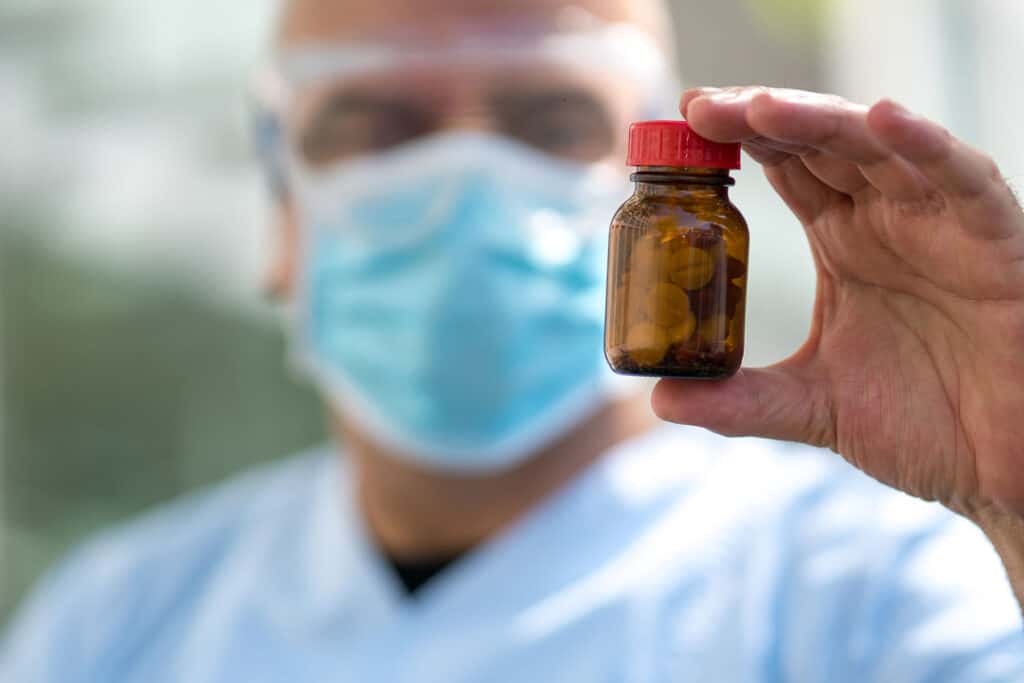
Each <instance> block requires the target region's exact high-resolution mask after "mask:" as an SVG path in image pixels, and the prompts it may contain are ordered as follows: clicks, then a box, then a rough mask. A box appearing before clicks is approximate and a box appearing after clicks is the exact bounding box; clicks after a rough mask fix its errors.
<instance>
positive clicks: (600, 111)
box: [255, 22, 678, 185]
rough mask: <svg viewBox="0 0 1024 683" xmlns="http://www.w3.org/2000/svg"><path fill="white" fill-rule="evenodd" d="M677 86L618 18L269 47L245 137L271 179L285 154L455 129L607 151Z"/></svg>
mask: <svg viewBox="0 0 1024 683" xmlns="http://www.w3.org/2000/svg"><path fill="white" fill-rule="evenodd" d="M677 92H678V89H677V88H676V87H675V80H674V76H673V71H672V68H671V66H670V64H669V62H668V60H667V58H666V55H665V53H664V50H663V49H662V47H661V46H660V45H658V44H657V42H656V41H655V40H654V38H653V37H652V36H650V35H649V34H648V33H646V32H644V31H642V30H640V29H639V28H638V27H636V26H633V25H630V24H607V23H599V22H598V23H596V24H595V23H591V24H590V25H589V26H586V27H576V28H572V29H570V30H559V29H558V28H557V27H551V26H548V27H545V28H543V29H540V30H535V29H530V28H527V27H500V28H493V27H492V28H491V29H489V30H472V31H461V32H459V33H458V34H456V35H447V36H444V38H443V39H441V38H439V37H438V36H433V37H432V38H431V39H430V40H423V39H419V38H417V37H416V35H415V33H413V34H411V35H410V36H403V35H402V34H398V33H396V35H395V37H394V38H389V39H388V40H387V41H382V40H381V39H379V38H378V39H376V40H375V41H374V42H361V43H344V44H305V45H295V46H289V47H286V48H283V49H282V50H280V51H279V52H278V54H277V55H276V56H275V57H274V59H273V60H272V61H271V62H270V63H269V65H268V66H267V67H266V68H265V69H263V70H261V71H260V72H259V74H258V79H257V81H256V92H255V95H256V98H255V100H256V120H255V123H256V136H257V143H258V145H259V147H260V150H261V151H262V152H263V154H264V156H265V157H266V159H267V161H268V162H269V163H268V167H269V168H270V171H271V178H272V181H273V182H275V184H277V183H280V184H282V185H283V184H284V177H283V168H284V164H283V163H282V161H283V159H284V158H285V155H286V154H287V155H288V156H289V157H291V159H292V160H293V161H296V162H298V163H300V164H302V165H303V166H307V167H309V168H310V169H317V168H323V167H328V166H332V165H334V164H337V163H340V162H344V161H346V160H348V159H352V158H356V157H363V156H372V155H376V154H379V153H382V152H384V151H386V150H388V149H391V148H394V147H397V146H400V145H403V144H407V143H412V142H416V141H418V140H420V139H424V138H427V137H430V136H431V135H433V134H438V133H442V132H452V131H460V130H463V131H476V132H488V133H494V134H498V135H501V136H503V137H505V138H508V139H510V140H513V141H517V142H520V143H522V144H525V145H527V146H529V147H530V148H532V149H534V150H538V151H541V152H543V153H545V154H548V155H551V156H553V157H556V158H559V159H563V160H568V161H575V162H581V163H599V162H605V161H611V160H615V161H616V162H617V161H618V157H619V156H621V154H622V152H623V150H622V145H623V144H624V142H625V131H626V129H627V127H628V124H629V122H630V121H632V120H636V119H638V118H650V117H656V116H660V115H663V114H665V113H667V112H669V111H671V108H672V107H673V106H674V104H675V98H676V97H677ZM497 161H498V162H499V163H500V160H497Z"/></svg>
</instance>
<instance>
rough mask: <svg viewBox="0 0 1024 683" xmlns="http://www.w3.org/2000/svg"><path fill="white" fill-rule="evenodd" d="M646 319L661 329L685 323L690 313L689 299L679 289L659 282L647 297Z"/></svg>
mask: <svg viewBox="0 0 1024 683" xmlns="http://www.w3.org/2000/svg"><path fill="white" fill-rule="evenodd" d="M647 305H648V311H647V315H648V317H649V318H650V319H651V320H652V321H654V322H655V323H657V324H658V325H662V326H663V327H674V326H676V325H681V324H682V323H684V322H686V318H687V317H689V316H690V315H692V313H690V297H688V296H686V292H684V291H683V290H682V289H680V288H679V287H676V286H675V285H670V284H668V283H667V282H659V283H658V284H656V285H654V287H652V288H651V291H650V293H649V294H648V295H647Z"/></svg>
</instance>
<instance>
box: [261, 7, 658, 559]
mask: <svg viewBox="0 0 1024 683" xmlns="http://www.w3.org/2000/svg"><path fill="white" fill-rule="evenodd" d="M510 6H512V7H514V9H515V14H516V17H520V18H521V17H523V16H529V17H530V20H531V21H532V22H534V23H546V24H551V25H557V24H556V23H555V22H558V21H559V16H560V13H561V12H562V11H563V10H564V9H565V8H566V7H569V6H576V7H582V8H584V9H586V10H587V11H589V12H590V13H591V14H593V15H594V16H596V17H598V18H600V19H603V20H606V21H628V22H633V23H636V24H637V25H638V26H640V27H641V28H643V29H644V30H646V31H648V32H650V33H652V34H653V35H654V36H655V37H656V38H657V39H658V40H659V41H661V42H662V44H663V45H665V46H666V49H669V48H670V44H671V43H670V37H669V36H668V34H667V33H666V28H667V27H668V26H669V25H670V24H669V22H667V21H665V20H664V19H663V14H662V8H661V6H660V5H659V4H658V3H657V2H653V1H651V2H630V1H629V0H614V1H613V0H586V1H575V2H565V1H564V0H524V1H523V2H516V3H515V4H514V5H513V4H512V3H509V2H507V1H498V0H445V1H433V2H431V4H430V7H431V11H430V12H429V13H428V14H424V12H423V11H422V9H423V3H422V2H419V1H418V0H416V1H414V0H375V2H372V3H367V2H356V1H355V0H349V1H341V0H337V1H333V2H323V1H322V0H292V1H291V2H289V3H287V4H286V5H285V8H284V11H283V14H282V16H281V22H280V30H279V33H278V36H277V43H278V45H279V46H288V45H294V44H302V43H308V42H312V41H332V42H344V41H351V40H355V39H366V38H367V37H371V38H375V39H384V40H386V39H388V37H389V36H394V34H395V32H396V30H399V29H401V30H403V31H405V30H409V29H414V32H415V34H416V38H417V39H420V40H427V41H429V40H443V38H444V36H445V35H446V34H447V33H450V32H452V31H457V30H463V29H464V28H465V27H467V26H472V25H474V24H483V25H493V24H495V23H496V22H501V21H505V20H506V19H505V18H506V17H507V15H508V14H509V8H510ZM538 76H539V77H543V74H539V75H538ZM439 85H442V84H439ZM453 85H457V84H453ZM606 90H607V92H606V93H605V94H606V96H607V97H608V98H611V99H629V97H623V95H622V93H621V92H620V91H619V90H617V89H613V88H610V87H609V86H606ZM635 106H636V107H639V103H638V102H637V103H635ZM623 153H624V152H623V151H622V150H621V149H616V150H614V152H613V153H612V156H615V158H616V160H618V159H621V158H622V154H623ZM276 211H277V226H278V228H277V231H276V233H277V245H276V247H277V248H276V250H275V258H274V260H273V262H272V263H271V264H270V268H269V270H268V276H267V283H266V286H267V289H268V291H269V292H270V293H271V294H272V295H274V296H276V297H278V298H282V299H287V298H288V297H290V296H291V294H292V290H293V285H294V282H295V276H296V274H297V268H298V255H297V246H298V237H299V230H301V227H300V225H299V222H298V221H297V216H296V210H295V207H294V205H293V204H292V203H291V201H290V199H289V198H288V197H287V196H284V197H281V201H280V203H279V205H278V207H277V209H276ZM328 411H329V413H330V422H331V425H332V427H333V429H334V431H335V433H336V434H337V435H338V437H339V442H341V443H344V444H345V452H346V456H347V457H348V458H349V460H350V462H351V464H352V471H353V473H354V476H355V479H356V490H357V492H358V503H359V505H360V508H361V510H362V512H363V514H364V515H365V517H366V520H367V522H368V525H369V527H370V530H371V532H372V533H373V535H374V538H375V541H376V542H377V544H378V545H379V546H380V548H381V549H382V550H383V551H384V552H385V553H387V554H388V555H390V556H392V557H394V558H397V559H400V560H406V561H415V560H424V559H432V558H436V557H441V556H446V555H451V554H454V553H459V552H462V551H465V550H467V549H469V548H471V547H473V546H475V545H478V544H480V543H481V542H483V541H485V540H487V539H489V538H491V537H493V536H494V535H495V534H497V533H499V532H500V531H501V530H502V529H503V528H505V527H507V526H508V525H509V524H511V523H512V522H514V521H515V520H516V519H518V518H520V517H521V516H522V515H523V514H525V513H526V512H528V511H529V510H530V509H532V508H533V507H534V506H536V505H537V504H538V503H539V502H541V501H542V500H544V499H545V498H547V497H548V496H550V495H551V494H553V493H554V492H556V491H557V490H559V489H560V488H562V487H563V486H564V485H565V484H566V483H567V482H569V481H570V480H572V479H573V478H575V477H576V476H577V475H578V474H579V473H580V472H582V471H583V470H584V469H586V468H587V467H588V466H589V465H590V464H591V463H593V462H594V460H596V459H597V458H598V457H600V455H601V454H602V453H604V452H606V451H607V450H608V449H609V448H610V447H611V446H613V445H614V444H616V443H619V442H621V441H623V440H625V439H627V438H629V437H631V436H633V435H636V434H639V433H641V432H643V431H646V430H648V429H650V428H651V427H652V426H654V425H655V424H656V423H657V420H656V418H655V417H654V416H653V415H652V414H651V411H650V407H649V405H648V404H647V401H646V399H645V398H643V397H639V396H638V397H636V398H634V399H631V400H626V401H620V402H615V403H609V404H607V405H605V406H603V407H601V408H600V409H599V411H598V412H597V413H596V414H595V415H594V416H593V417H592V418H591V419H589V420H587V421H586V422H584V423H583V424H581V425H579V426H578V427H577V428H575V429H574V430H572V432H571V433H569V434H567V435H566V436H565V437H564V438H562V439H560V440H558V441H557V442H556V443H553V444H551V445H549V446H547V447H546V448H544V449H543V450H542V451H541V452H538V453H536V454H534V455H533V457H531V458H530V459H529V460H528V461H527V462H525V463H523V464H521V465H519V466H517V467H515V468H514V469H512V470H509V471H505V472H502V473H499V474H494V475H488V476H455V475H450V474H445V473H439V472H436V471H432V470H430V469H428V468H424V467H422V466H420V465H418V464H416V463H415V462H412V461H410V460H408V459H407V458H404V457H401V454H399V453H394V452H391V451H389V450H388V449H386V448H383V447H382V446H380V445H379V444H377V443H375V442H374V441H373V439H372V438H371V437H370V435H368V434H366V433H365V432H363V431H362V430H360V429H359V428H358V426H357V425H355V424H352V423H351V422H349V421H348V420H347V419H346V415H345V414H344V410H343V409H334V408H332V407H329V408H328Z"/></svg>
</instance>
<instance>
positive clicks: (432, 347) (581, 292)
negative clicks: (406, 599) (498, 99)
mask: <svg viewBox="0 0 1024 683" xmlns="http://www.w3.org/2000/svg"><path fill="white" fill-rule="evenodd" d="M291 165H292V169H293V174H292V175H293V178H292V186H291V187H292V191H293V192H294V195H295V198H296V200H297V202H298V206H299V208H300V211H301V222H302V231H303V236H302V267H301V276H300V285H299V296H298V299H297V310H296V312H295V313H296V315H295V316H294V334H293V340H294V343H295V351H296V353H297V355H298V358H299V359H300V361H301V363H302V364H303V366H304V367H305V368H306V369H307V370H308V372H309V373H310V374H311V376H312V377H313V378H314V380H315V381H316V383H317V384H318V385H319V386H320V387H321V388H322V390H323V391H324V392H325V393H326V394H327V396H328V397H330V399H331V400H332V401H333V402H335V403H336V404H337V405H338V406H339V407H340V409H341V410H342V411H343V413H344V414H345V415H346V417H347V419H349V420H350V421H352V422H354V423H355V424H357V425H358V426H359V428H360V429H362V430H364V431H366V432H368V433H369V434H370V435H371V436H372V437H373V438H375V439H376V440H378V441H379V442H381V443H382V444H384V445H386V446H389V447H391V448H393V449H395V450H397V451H398V452H400V453H402V454H406V455H408V456H409V457H411V458H415V459H417V460H419V461H421V462H423V463H425V464H428V465H430V466H433V467H437V468H442V469H449V470H457V471H493V470H496V469H502V468H505V467H508V466H511V465H513V464H515V463H517V462H519V461H521V460H523V459H524V458H525V457H527V456H528V455H529V454H531V453H533V452H535V451H536V450H537V449H539V448H540V447H542V446H543V445H544V444H546V443H549V442H550V441H552V440H553V439H554V438H556V437H557V436H559V435H561V434H564V433H565V432H566V431H567V430H569V429H570V428H571V427H573V426H574V425H577V424H579V423H580V422H581V421H582V420H583V419H585V418H586V417H587V416H588V415H590V414H591V413H592V412H593V411H594V410H595V409H596V408H597V407H598V406H600V405H601V404H602V403H603V401H604V399H606V398H607V397H608V396H609V395H610V394H611V393H614V392H615V391H616V389H615V383H614V382H613V381H612V377H613V376H612V375H611V373H610V371H609V370H608V369H607V366H606V364H605V362H604V359H603V357H602V351H601V349H602V343H601V341H602V330H603V313H604V272H605V267H606V237H605V234H604V230H603V228H604V226H605V224H606V222H607V220H608V216H609V215H611V213H612V212H613V211H614V208H615V201H616V200H615V198H616V197H621V196H624V195H623V185H624V182H625V179H624V177H623V176H622V175H621V174H620V173H619V172H618V171H617V170H615V169H612V168H608V167H606V166H602V165H581V164H575V163H571V162H565V161H559V160H555V159H552V158H550V157H548V156H545V155H543V154H541V153H538V152H535V151H533V150H531V149H529V148H528V147H526V146H524V145H521V144H519V143H515V142H513V141H510V140H506V139H503V138H500V137H498V136H493V135H488V134H478V133H467V132H463V133H443V134H439V135H435V136H433V137H431V138H428V139H424V140H421V141H419V142H415V143H411V144H408V145H405V146H402V147H400V148H395V149H393V150H390V151H388V152H386V153H383V154H381V155H376V156H372V157H365V158H361V159H357V160H352V161H348V162H345V163H341V164H337V165H335V166H333V167H330V168H329V169H316V170H314V169H309V168H304V167H303V166H302V164H301V163H293V164H291Z"/></svg>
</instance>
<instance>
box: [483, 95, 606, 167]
mask: <svg viewBox="0 0 1024 683" xmlns="http://www.w3.org/2000/svg"><path fill="white" fill-rule="evenodd" d="M494 108H495V111H496V113H497V117H498V120H499V126H500V128H501V131H502V132H503V133H504V134H506V135H508V136H510V137H513V138H516V139H518V140H521V141H522V142H524V143H526V144H528V145H530V146H531V147H534V148H536V149H538V150H540V151H543V152H546V153H548V154H551V155H553V156H558V157H562V158H566V159H571V160H574V161H595V160H597V159H600V158H602V157H604V156H606V155H608V154H609V153H611V152H612V150H613V149H614V145H615V138H614V132H613V125H612V117H611V115H610V114H609V112H608V111H607V109H606V108H605V107H604V106H603V105H602V104H601V103H600V102H598V101H597V99H596V98H594V97H593V96H591V95H589V94H587V93H582V92H577V91H566V92H544V93H521V94H508V95H501V96H499V97H497V98H495V102H494Z"/></svg>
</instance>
